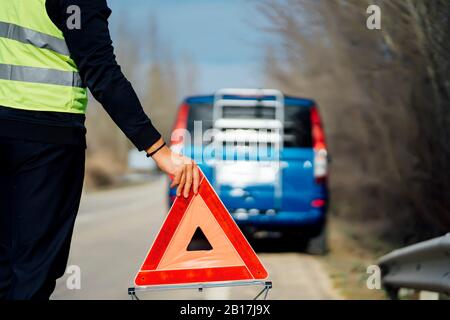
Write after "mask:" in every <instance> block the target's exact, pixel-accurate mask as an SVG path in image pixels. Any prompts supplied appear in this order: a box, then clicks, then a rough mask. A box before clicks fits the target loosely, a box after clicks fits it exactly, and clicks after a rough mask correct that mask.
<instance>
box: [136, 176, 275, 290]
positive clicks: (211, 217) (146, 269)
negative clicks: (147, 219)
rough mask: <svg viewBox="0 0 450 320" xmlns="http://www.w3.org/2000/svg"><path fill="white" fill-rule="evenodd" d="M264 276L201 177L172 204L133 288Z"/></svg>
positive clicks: (206, 181)
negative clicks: (195, 187) (186, 194)
mask: <svg viewBox="0 0 450 320" xmlns="http://www.w3.org/2000/svg"><path fill="white" fill-rule="evenodd" d="M267 276H268V274H267V271H266V270H265V269H264V267H263V265H262V264H261V262H260V261H259V259H258V257H257V256H256V254H255V252H254V251H253V249H252V247H251V246H250V244H249V243H248V242H247V240H246V239H245V237H244V235H243V234H242V232H241V230H240V229H239V227H238V226H237V225H236V223H235V222H234V220H233V217H232V216H231V215H230V214H229V213H228V211H227V209H226V208H225V206H224V205H223V203H222V202H221V201H220V199H219V197H218V195H217V194H216V192H215V191H214V189H213V188H212V186H211V184H210V183H209V181H208V180H207V179H206V177H205V176H204V174H203V173H201V181H200V186H199V192H198V193H197V194H196V195H194V194H193V193H192V192H191V194H190V196H189V197H188V198H184V197H177V198H176V200H175V202H174V204H173V206H172V208H171V209H170V211H169V214H168V215H167V217H166V220H165V221H164V223H163V226H162V227H161V230H160V231H159V233H158V235H157V236H156V239H155V241H154V243H153V245H152V247H151V249H150V251H149V253H148V254H147V257H146V259H145V261H144V263H143V264H142V266H141V269H140V271H139V272H138V274H137V275H136V278H135V281H134V282H135V284H136V285H137V286H152V285H170V284H184V283H199V282H223V281H244V280H261V279H266V278H267Z"/></svg>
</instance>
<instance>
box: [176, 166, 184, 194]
mask: <svg viewBox="0 0 450 320" xmlns="http://www.w3.org/2000/svg"><path fill="white" fill-rule="evenodd" d="M185 181H186V172H185V170H183V173H182V174H181V180H180V184H179V185H178V188H177V197H179V196H181V192H182V191H183V187H184V183H185Z"/></svg>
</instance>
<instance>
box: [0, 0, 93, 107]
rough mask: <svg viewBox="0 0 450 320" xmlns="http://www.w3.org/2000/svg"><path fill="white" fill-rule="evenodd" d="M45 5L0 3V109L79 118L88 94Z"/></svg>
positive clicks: (16, 0)
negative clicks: (7, 108) (66, 114)
mask: <svg viewBox="0 0 450 320" xmlns="http://www.w3.org/2000/svg"><path fill="white" fill-rule="evenodd" d="M45 2H46V0H0V106H5V107H10V108H15V109H22V110H34V111H55V112H67V113H78V114H83V113H85V112H86V106H87V90H86V88H85V86H84V84H83V81H82V80H81V78H80V75H79V73H78V67H77V65H76V64H75V62H74V61H73V60H72V59H71V58H70V53H69V50H68V48H67V44H66V41H65V40H64V36H63V34H62V32H61V30H59V29H58V27H57V26H56V25H55V24H53V22H52V21H51V20H50V18H49V16H48V14H47V10H46V8H45Z"/></svg>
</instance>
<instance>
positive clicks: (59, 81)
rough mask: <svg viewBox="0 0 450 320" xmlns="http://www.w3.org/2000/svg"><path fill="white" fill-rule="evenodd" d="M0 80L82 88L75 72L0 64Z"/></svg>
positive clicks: (78, 76)
mask: <svg viewBox="0 0 450 320" xmlns="http://www.w3.org/2000/svg"><path fill="white" fill-rule="evenodd" d="M0 79H4V80H13V81H22V82H36V83H46V84H54V85H58V86H68V87H80V88H82V87H83V82H82V81H81V78H80V75H79V74H78V73H77V72H70V71H59V70H52V69H42V68H34V67H22V66H14V65H9V64H0Z"/></svg>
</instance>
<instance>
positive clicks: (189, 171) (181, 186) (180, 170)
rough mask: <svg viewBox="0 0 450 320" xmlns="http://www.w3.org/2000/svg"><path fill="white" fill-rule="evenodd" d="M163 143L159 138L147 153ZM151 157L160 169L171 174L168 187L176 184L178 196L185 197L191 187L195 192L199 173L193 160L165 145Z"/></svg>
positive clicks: (198, 181)
mask: <svg viewBox="0 0 450 320" xmlns="http://www.w3.org/2000/svg"><path fill="white" fill-rule="evenodd" d="M163 143H164V142H163V140H162V139H160V140H159V141H158V142H156V143H155V144H154V145H153V146H152V147H151V148H150V149H148V150H147V153H151V152H153V151H154V150H157V149H158V148H159V147H160V146H161V145H162V144H163ZM152 158H153V160H155V162H156V164H157V165H158V167H159V168H160V169H161V170H162V171H164V172H165V173H167V174H169V175H171V176H173V181H172V184H171V185H170V187H171V188H173V187H175V186H178V188H177V196H178V197H179V196H180V195H181V194H183V195H184V197H185V198H187V197H188V196H189V191H190V189H191V187H192V191H193V192H194V193H195V194H197V192H198V185H199V183H200V173H199V170H198V167H197V164H196V163H195V161H193V160H192V159H189V158H187V157H184V156H182V155H179V154H177V153H175V152H173V151H172V150H170V148H168V147H167V146H164V147H163V148H162V149H161V150H159V151H158V152H156V154H154V155H153V157H152Z"/></svg>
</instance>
